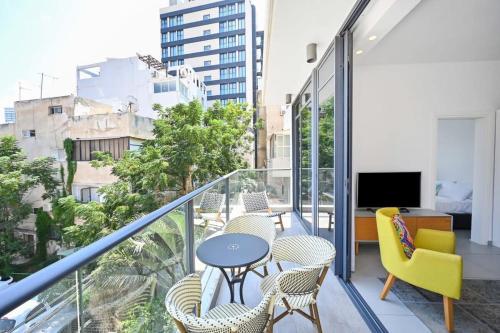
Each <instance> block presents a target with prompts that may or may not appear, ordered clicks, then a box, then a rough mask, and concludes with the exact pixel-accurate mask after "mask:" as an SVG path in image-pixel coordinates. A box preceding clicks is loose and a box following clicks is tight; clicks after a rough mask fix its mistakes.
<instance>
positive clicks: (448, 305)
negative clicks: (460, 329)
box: [443, 296, 455, 332]
mask: <svg viewBox="0 0 500 333" xmlns="http://www.w3.org/2000/svg"><path fill="white" fill-rule="evenodd" d="M443 306H444V322H445V324H446V329H447V330H448V332H453V330H454V329H455V327H454V326H455V325H454V318H453V317H454V313H453V299H451V298H449V297H446V296H443Z"/></svg>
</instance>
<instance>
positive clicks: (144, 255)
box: [0, 169, 291, 333]
mask: <svg viewBox="0 0 500 333" xmlns="http://www.w3.org/2000/svg"><path fill="white" fill-rule="evenodd" d="M255 191H266V192H267V193H268V196H269V201H270V205H271V207H273V208H274V207H276V208H277V207H279V209H280V210H288V209H291V171H290V169H274V170H266V169H261V170H260V169H255V170H238V171H235V172H233V173H231V174H228V175H226V176H223V177H221V178H219V179H217V180H215V181H213V182H211V183H209V184H207V185H204V186H202V187H200V188H198V189H196V190H195V191H193V192H191V193H189V194H187V195H185V196H183V197H180V198H178V199H176V200H175V201H173V202H171V203H169V204H167V205H165V206H163V207H162V208H160V209H158V210H156V211H154V212H152V213H150V214H148V215H146V216H143V217H141V218H139V219H138V220H136V221H134V222H132V223H130V224H128V225H126V226H125V227H123V228H121V229H120V230H117V231H116V232H114V233H112V234H110V235H108V236H106V237H103V238H101V239H100V240H98V241H96V242H94V243H92V244H90V245H89V246H87V247H84V248H82V249H80V250H78V251H76V252H75V253H73V254H71V255H69V256H68V257H66V258H64V259H61V260H60V261H58V262H56V263H54V264H52V265H50V266H48V267H46V268H44V269H42V270H40V271H38V272H36V273H34V274H33V275H31V276H28V277H26V278H24V279H23V280H21V281H19V282H16V283H14V284H12V285H10V286H9V287H7V288H6V289H4V290H2V291H0V318H1V319H0V332H16V333H19V332H82V331H84V332H139V331H145V332H159V331H162V332H169V331H175V329H174V327H175V325H174V324H173V322H172V320H171V318H169V316H168V314H167V312H166V310H165V308H164V298H165V294H166V293H167V291H168V290H169V288H170V287H171V286H172V285H173V284H174V283H175V282H177V281H178V280H180V279H181V278H182V277H184V276H185V275H187V274H189V273H193V272H198V273H199V274H201V275H202V280H203V285H204V288H205V289H204V295H203V297H208V298H210V297H214V296H216V295H213V291H214V290H216V288H211V287H210V285H214V283H217V282H218V279H219V272H218V270H217V271H216V270H214V269H212V268H211V267H206V266H204V265H203V264H202V263H201V262H199V261H197V260H196V258H195V251H196V247H197V246H198V245H199V244H200V243H201V242H202V241H203V240H204V239H206V238H207V237H210V236H211V235H213V234H215V233H218V232H221V230H222V228H223V225H224V222H225V221H226V220H228V219H231V218H233V217H236V216H238V215H241V214H244V213H245V212H244V208H243V205H242V203H241V199H240V193H242V192H255ZM206 193H216V194H219V195H223V198H224V199H223V202H222V209H219V210H218V211H215V212H208V213H207V215H210V214H212V215H213V216H211V217H210V216H209V217H207V216H204V214H203V213H200V209H199V208H200V204H201V203H202V200H203V197H204V195H205V194H206ZM211 293H212V294H211ZM210 303H211V302H210V301H209V302H208V304H210ZM205 304H207V303H205ZM205 310H207V309H205Z"/></svg>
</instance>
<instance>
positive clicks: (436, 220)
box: [354, 208, 453, 254]
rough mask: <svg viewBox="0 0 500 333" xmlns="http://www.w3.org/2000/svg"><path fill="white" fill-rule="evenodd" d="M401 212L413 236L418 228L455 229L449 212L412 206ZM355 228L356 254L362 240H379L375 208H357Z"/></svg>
mask: <svg viewBox="0 0 500 333" xmlns="http://www.w3.org/2000/svg"><path fill="white" fill-rule="evenodd" d="M400 212H401V214H402V215H403V220H404V221H405V222H406V226H407V227H408V230H409V231H410V234H411V236H412V237H415V235H416V234H417V230H418V229H421V228H425V229H435V230H446V231H451V230H453V223H452V217H451V216H450V215H448V214H443V213H440V212H436V211H434V210H430V209H424V208H415V209H413V208H412V209H411V210H410V211H409V212H408V213H405V212H404V211H402V210H400ZM354 229H355V230H354V236H355V238H354V241H355V246H356V247H355V253H356V254H358V251H359V243H360V242H378V234H377V222H376V219H375V209H366V208H361V209H359V208H358V209H356V211H355V214H354Z"/></svg>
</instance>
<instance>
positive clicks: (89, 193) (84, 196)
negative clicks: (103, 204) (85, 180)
mask: <svg viewBox="0 0 500 333" xmlns="http://www.w3.org/2000/svg"><path fill="white" fill-rule="evenodd" d="M97 190H98V188H97V187H84V188H82V189H81V190H80V199H81V202H90V201H99V195H98V194H97Z"/></svg>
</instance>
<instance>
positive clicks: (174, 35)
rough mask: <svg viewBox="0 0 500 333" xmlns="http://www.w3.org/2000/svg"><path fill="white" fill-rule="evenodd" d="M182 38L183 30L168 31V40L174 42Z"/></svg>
mask: <svg viewBox="0 0 500 333" xmlns="http://www.w3.org/2000/svg"><path fill="white" fill-rule="evenodd" d="M183 39H184V30H175V31H171V32H170V33H169V41H171V42H175V41H178V40H183Z"/></svg>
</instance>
